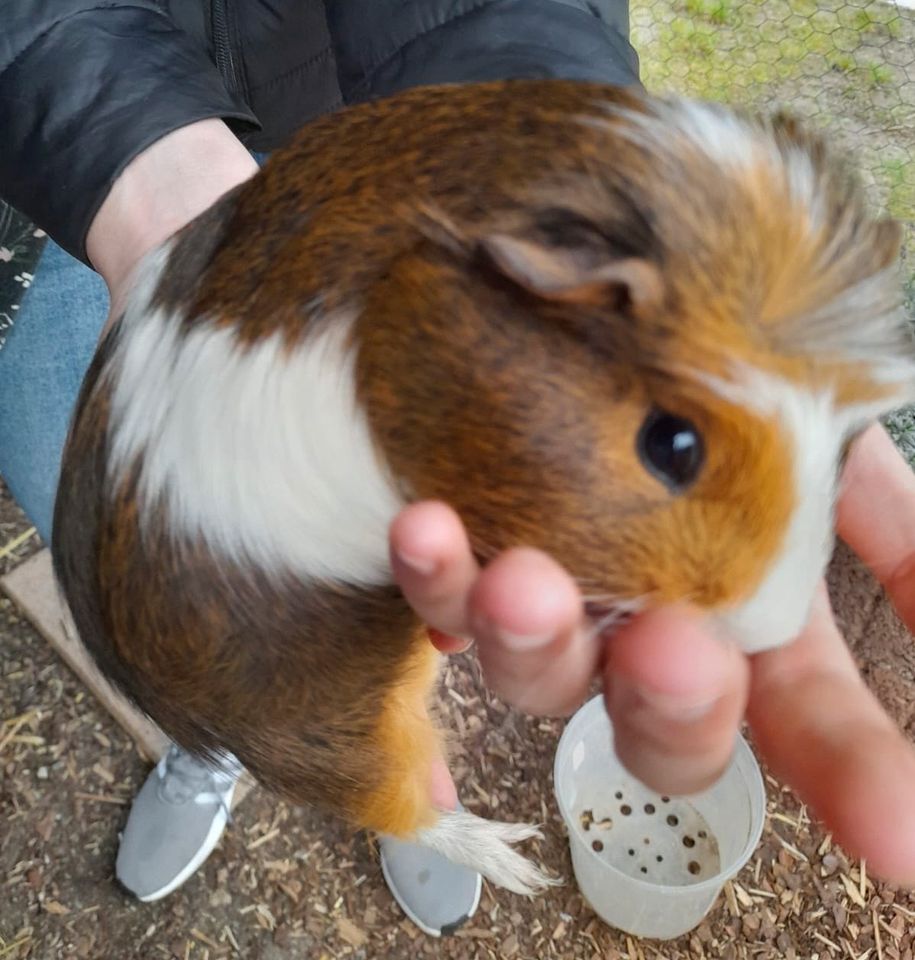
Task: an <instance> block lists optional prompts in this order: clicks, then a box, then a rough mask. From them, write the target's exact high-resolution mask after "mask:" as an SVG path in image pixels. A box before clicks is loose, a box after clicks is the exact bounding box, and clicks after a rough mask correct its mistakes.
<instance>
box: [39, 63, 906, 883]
mask: <svg viewBox="0 0 915 960" xmlns="http://www.w3.org/2000/svg"><path fill="white" fill-rule="evenodd" d="M899 242H900V239H899V230H898V228H897V226H896V225H895V224H894V223H892V222H889V221H881V220H878V219H875V218H873V217H872V216H871V215H870V213H869V212H868V209H867V206H866V203H865V200H864V198H863V196H862V193H861V191H860V189H859V187H858V186H857V184H856V183H855V181H854V179H853V178H850V177H849V176H848V175H846V173H845V172H844V170H843V169H842V168H841V166H840V165H839V164H838V163H837V162H836V160H835V159H834V158H833V157H832V156H831V155H830V154H829V152H828V151H827V150H826V149H825V147H824V146H823V144H822V143H821V142H820V141H819V140H818V139H817V138H815V137H814V136H812V135H810V134H808V133H805V132H804V131H802V130H801V129H799V128H798V127H797V126H796V125H795V124H794V123H793V122H792V121H790V120H787V119H776V120H772V121H767V120H762V119H755V118H751V117H745V116H741V115H737V114H735V113H733V112H731V111H729V110H727V109H725V108H723V107H719V106H711V105H706V104H700V103H693V102H688V101H684V100H677V99H671V100H656V99H652V98H648V97H645V96H642V95H641V94H637V93H633V92H624V91H620V90H616V89H610V88H604V87H600V86H596V85H588V84H580V83H570V82H561V81H512V82H505V83H492V84H482V85H470V86H464V87H438V88H431V89H421V90H414V91H411V92H408V93H405V94H401V95H398V96H396V97H394V98H392V99H389V100H386V101H381V102H375V103H371V104H366V105H363V106H359V107H356V108H353V109H350V110H346V111H343V112H342V113H340V114H338V115H335V116H332V117H328V118H326V119H323V120H321V121H319V122H317V123H315V124H312V125H311V126H309V127H307V128H306V129H305V130H304V131H303V132H302V133H301V135H300V136H298V138H297V139H296V140H295V142H294V143H293V144H292V145H291V146H289V147H288V148H287V149H284V150H282V151H279V152H278V153H277V154H276V155H275V156H274V157H273V158H272V159H271V160H270V161H269V162H268V163H267V165H266V167H265V169H264V170H263V171H262V172H261V173H259V174H258V175H257V176H255V177H254V178H253V179H252V180H251V181H250V182H248V183H246V184H244V185H242V186H241V187H239V188H237V189H235V190H233V191H231V192H230V193H229V194H227V195H226V196H225V197H224V198H223V199H222V200H220V201H219V202H218V203H217V204H216V205H215V206H214V207H213V208H212V209H211V210H209V211H208V212H207V213H205V214H204V215H203V216H201V217H200V218H199V219H197V220H196V221H195V222H193V223H192V224H190V225H189V226H188V227H187V228H185V229H184V230H183V231H181V232H180V233H179V234H178V235H177V236H176V237H175V238H173V239H172V240H171V241H170V242H168V243H167V244H166V245H165V246H164V247H162V248H161V249H159V250H158V251H156V252H155V253H154V254H152V255H151V256H150V257H149V258H148V260H147V262H146V263H145V265H144V267H143V269H142V273H141V275H140V276H139V279H138V280H137V283H136V287H135V290H134V293H133V297H132V299H131V301H130V303H129V305H128V307H127V309H126V311H125V313H124V315H123V316H122V317H121V318H120V320H119V321H118V322H117V323H116V324H115V326H114V327H113V329H112V330H111V332H110V333H109V334H108V335H107V337H106V338H105V340H104V341H103V343H102V345H101V348H100V350H99V353H98V355H97V357H96V359H95V362H94V363H93V365H92V368H91V370H90V372H89V374H88V376H87V379H86V382H85V385H84V389H83V393H82V396H81V399H80V401H79V405H78V410H77V414H76V417H75V421H74V425H73V429H72V432H71V436H70V439H69V443H68V447H67V450H66V454H65V459H64V464H63V474H62V479H61V486H60V494H59V497H58V504H57V511H56V517H55V537H54V552H55V558H56V569H57V572H58V576H59V579H60V582H61V584H62V587H63V590H64V593H65V595H66V599H67V601H68V602H69V605H70V607H71V609H72V612H73V615H74V617H75V620H76V625H77V628H78V630H79V633H80V635H81V636H82V639H83V641H84V642H85V644H86V646H87V647H88V649H89V650H90V651H91V653H92V654H93V656H94V657H95V659H96V660H97V661H98V663H99V664H100V666H101V668H102V669H103V670H104V671H105V673H106V674H107V675H108V676H109V677H110V678H111V679H112V680H113V681H114V682H116V683H117V684H118V685H119V686H120V687H121V688H122V689H123V690H124V691H125V692H126V693H127V694H128V695H129V696H130V697H131V698H133V700H134V701H135V702H136V703H137V704H139V706H140V707H142V708H143V709H144V710H145V711H146V712H147V713H148V714H149V715H150V716H151V717H152V718H153V719H154V720H155V721H156V722H158V723H159V724H160V725H161V726H162V728H163V729H164V730H165V731H166V732H167V733H168V734H169V735H170V736H172V737H173V738H174V739H175V740H176V741H177V742H178V743H180V744H182V745H183V746H184V747H186V748H188V749H189V750H192V751H195V752H197V753H199V754H203V755H214V754H219V753H221V752H231V753H232V754H234V755H235V756H236V757H238V758H239V760H240V761H241V762H242V763H243V764H244V765H245V767H247V769H249V770H250V771H251V772H252V774H253V775H254V776H255V778H256V779H258V780H259V781H260V782H261V783H263V784H264V785H266V786H267V787H269V788H271V789H273V790H274V791H276V792H277V793H279V794H280V795H282V796H283V797H285V798H287V799H289V800H291V801H293V802H296V803H312V804H318V805H320V806H322V807H324V808H326V809H329V810H331V811H335V812H337V813H340V814H341V815H343V816H345V817H347V818H349V820H350V821H351V822H352V823H353V824H355V825H357V826H361V827H368V828H371V829H374V830H378V831H382V832H387V833H392V834H396V835H399V836H407V837H409V836H415V837H418V838H419V839H420V840H422V841H423V842H425V843H427V844H428V845H430V846H431V847H433V848H435V849H438V850H440V851H442V852H444V853H445V854H446V855H448V856H450V857H452V858H454V859H456V860H459V861H462V862H465V863H469V864H471V865H472V866H474V867H476V868H478V869H480V870H481V871H482V872H484V873H485V874H486V875H487V876H489V877H491V878H492V879H493V880H494V881H495V882H497V883H501V884H504V885H505V886H507V887H510V888H511V889H514V890H518V891H522V892H527V891H530V890H532V889H534V888H536V887H538V886H540V885H541V884H542V883H543V882H544V877H543V876H542V874H541V873H540V872H539V871H538V870H537V869H536V868H535V867H534V866H533V865H532V864H530V863H529V862H528V861H527V860H526V859H524V858H522V857H521V856H520V855H519V854H518V853H516V852H515V851H514V850H512V849H511V848H510V847H509V846H508V845H507V843H506V842H509V843H511V842H514V841H516V840H519V839H524V838H525V837H528V836H531V835H532V833H533V831H532V830H531V829H530V828H527V827H523V826H511V825H506V824H493V823H489V822H487V821H484V820H481V819H479V818H477V817H473V816H472V815H470V814H469V813H463V812H461V813H448V814H444V813H442V812H441V811H438V810H436V809H434V808H433V806H432V804H431V800H430V796H429V769H430V764H431V763H432V760H433V758H435V757H436V756H439V755H440V754H441V752H442V749H443V747H442V744H441V738H440V734H439V732H438V730H437V729H436V727H435V724H434V723H433V721H432V720H431V719H430V717H429V713H428V710H427V700H428V697H429V695H430V691H431V690H432V688H433V686H434V682H435V677H436V666H437V657H436V654H435V653H434V652H433V648H432V646H431V645H430V644H429V642H428V640H427V639H426V637H425V634H424V631H423V629H422V625H421V624H420V623H419V621H418V620H417V618H416V616H415V615H414V614H413V613H412V611H411V610H410V608H409V607H408V606H407V604H406V603H405V601H404V599H403V597H402V595H401V594H400V592H399V590H398V588H397V587H396V585H395V584H394V582H393V578H392V573H391V567H390V563H389V554H388V541H387V531H388V527H389V524H390V522H391V520H392V519H393V518H394V516H395V515H396V514H397V512H398V511H399V510H400V509H401V507H402V506H403V505H404V504H406V503H409V502H411V501H414V500H417V499H426V498H439V499H442V500H445V501H448V502H449V503H451V504H453V505H454V506H455V507H456V508H457V510H458V511H459V513H460V515H461V516H462V518H463V520H464V522H465V524H466V525H467V528H468V530H469V533H470V535H471V539H472V543H473V546H474V548H475V550H476V552H477V554H478V555H479V557H480V558H481V559H484V560H485V559H486V558H488V557H490V556H492V555H493V554H494V553H495V552H497V551H500V550H502V549H504V548H506V547H509V546H512V545H516V544H527V545H532V546H535V547H539V548H542V549H543V550H546V551H548V552H549V553H550V554H552V555H553V556H554V557H555V558H556V559H557V560H559V561H560V562H561V563H562V564H564V565H565V566H566V567H567V568H568V569H569V570H570V571H571V573H572V574H573V575H574V576H575V577H576V578H578V580H579V582H580V584H581V585H582V588H583V593H584V594H585V595H586V596H587V598H588V599H589V601H590V602H591V603H592V604H593V605H594V606H592V607H591V608H590V609H592V610H596V611H599V612H600V613H601V614H602V615H606V616H607V618H608V619H609V618H612V617H614V616H616V615H618V614H619V612H620V611H624V612H631V611H634V610H638V609H641V608H644V607H648V606H652V605H657V604H662V603H667V602H671V601H678V600H683V599H687V600H690V601H691V602H693V603H694V604H698V605H699V606H700V607H702V608H704V609H705V610H707V611H708V612H709V614H710V616H711V617H712V619H713V622H715V623H716V624H718V626H719V627H720V629H721V630H722V631H724V632H725V633H726V634H727V635H728V636H730V637H731V638H733V640H734V641H735V642H737V643H739V644H741V645H742V646H743V647H744V648H745V649H746V650H748V651H754V650H759V649H762V648H763V647H766V646H771V645H775V644H780V643H784V642H786V641H788V640H790V639H791V638H792V637H793V636H794V635H796V634H797V633H798V632H799V631H800V629H801V628H802V627H803V625H804V622H805V619H806V617H807V611H808V606H809V604H810V601H811V598H812V595H813V592H814V589H815V585H816V583H817V581H818V579H819V578H820V577H821V575H822V573H823V571H824V568H825V565H826V563H827V559H828V557H829V554H830V550H831V546H832V542H833V532H832V529H833V521H832V515H833V503H834V499H835V495H836V486H837V476H838V472H839V468H840V464H841V461H842V456H843V451H844V450H845V448H846V446H847V444H848V442H849V441H850V439H851V438H852V437H853V436H854V435H855V433H856V432H857V431H859V430H860V429H861V428H862V427H863V426H865V425H866V424H867V423H869V422H870V421H872V420H873V419H874V418H875V417H876V416H878V415H880V414H883V413H884V412H886V411H888V410H890V409H891V408H893V407H896V406H899V405H900V404H902V403H903V402H907V401H908V400H909V399H911V398H912V396H913V389H912V385H913V379H915V378H913V372H915V366H913V349H912V345H911V343H910V341H909V337H908V334H907V331H906V328H905V325H904V323H903V319H902V316H901V313H900V310H899V300H900V297H899V289H898V283H897V277H896V273H895V270H894V261H895V259H896V256H897V253H898V247H899ZM659 418H660V426H658V423H659ZM674 418H679V419H674ZM646 438H647V439H646ZM684 438H685V441H684ZM681 441H683V442H685V443H686V447H687V448H688V449H686V452H685V453H684V452H683V449H684V448H683V446H682V443H681ZM646 451H648V452H646ZM691 457H692V459H690V458H691ZM659 463H660V467H659V466H658V464H659Z"/></svg>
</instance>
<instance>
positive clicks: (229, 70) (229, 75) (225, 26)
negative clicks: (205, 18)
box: [210, 0, 244, 93]
mask: <svg viewBox="0 0 915 960" xmlns="http://www.w3.org/2000/svg"><path fill="white" fill-rule="evenodd" d="M228 6H229V0H211V6H210V16H211V21H212V24H213V48H214V50H215V53H216V67H217V69H218V70H219V72H220V74H221V75H222V78H223V80H224V81H225V83H226V86H227V87H228V88H229V91H230V92H231V93H243V92H244V91H243V90H242V78H241V73H240V71H239V64H238V60H237V58H236V56H235V52H234V51H233V49H232V31H231V27H230V26H229V10H228Z"/></svg>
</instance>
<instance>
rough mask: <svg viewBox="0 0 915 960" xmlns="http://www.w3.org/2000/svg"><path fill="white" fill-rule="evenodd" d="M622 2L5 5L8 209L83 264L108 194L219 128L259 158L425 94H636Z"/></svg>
mask: <svg viewBox="0 0 915 960" xmlns="http://www.w3.org/2000/svg"><path fill="white" fill-rule="evenodd" d="M627 2H628V0H122V2H119V0H0V131H2V146H0V196H3V197H4V198H5V199H6V200H7V201H8V202H9V203H10V204H12V205H13V206H14V207H17V208H19V209H20V210H21V211H22V212H24V213H26V214H28V215H29V216H30V217H31V218H32V219H33V220H34V221H35V222H36V223H37V224H38V225H39V226H41V227H43V228H44V229H45V230H46V231H47V232H48V233H49V234H50V235H51V236H52V237H53V238H54V239H55V240H56V241H57V242H58V243H59V244H60V245H61V246H63V247H64V248H65V249H66V250H68V251H70V252H71V253H73V254H74V255H75V256H77V257H80V258H81V259H83V260H85V259H86V252H85V237H86V231H87V230H88V228H89V224H90V223H91V221H92V218H93V217H94V215H95V213H96V211H97V210H98V208H99V206H100V205H101V203H102V201H103V200H104V198H105V196H106V194H107V192H108V190H109V188H110V186H111V183H112V181H113V180H114V179H115V178H116V177H117V175H118V173H119V172H120V171H121V170H122V169H123V168H124V166H126V164H127V163H128V162H129V161H130V160H131V159H132V158H133V157H134V156H135V155H136V154H137V153H139V152H140V151H142V150H143V149H144V148H145V147H147V146H148V145H149V144H151V143H153V142H154V141H155V140H157V139H158V138H160V137H162V136H163V135H165V134H166V133H168V132H169V131H171V130H174V129H176V128H178V127H181V126H183V125H185V124H188V123H191V122H193V121H195V120H201V119H204V118H207V117H222V118H223V119H224V120H225V121H226V122H227V123H228V124H229V125H230V127H231V128H232V129H233V130H234V131H235V132H236V133H237V134H238V136H239V137H240V138H241V140H242V141H243V142H244V143H245V144H246V145H247V146H249V147H250V148H251V149H255V150H269V149H273V148H275V147H277V146H279V145H281V144H282V143H283V142H284V141H285V139H286V138H287V137H288V136H289V135H290V134H291V133H292V132H293V131H294V130H295V129H296V128H298V127H300V126H301V125H302V124H303V123H305V122H307V121H308V120H311V119H313V118H314V117H316V116H318V115H319V114H322V113H326V112H328V111H330V110H333V109H335V108H337V107H340V106H342V105H345V104H352V103H357V102H359V101H362V100H366V99H371V98H375V97H379V96H385V95H387V94H391V93H393V92H395V91H397V90H402V89H405V88H407V87H414V86H420V85H423V84H435V83H453V82H470V81H474V80H486V79H497V78H508V77H544V76H557V77H565V78H570V79H586V80H597V81H602V82H606V83H615V84H625V85H629V84H633V83H637V82H638V60H637V58H636V55H635V52H634V51H633V50H632V48H631V46H630V45H629V42H628V32H629V29H628V6H627Z"/></svg>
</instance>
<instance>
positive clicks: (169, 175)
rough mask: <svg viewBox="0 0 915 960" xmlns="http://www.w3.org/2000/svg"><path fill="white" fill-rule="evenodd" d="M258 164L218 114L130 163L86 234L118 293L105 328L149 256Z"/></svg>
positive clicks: (106, 277)
mask: <svg viewBox="0 0 915 960" xmlns="http://www.w3.org/2000/svg"><path fill="white" fill-rule="evenodd" d="M257 169H258V167H257V163H256V161H255V160H254V158H253V157H252V156H251V154H250V153H248V151H247V150H246V149H245V148H244V147H243V146H242V144H241V142H240V141H239V140H238V138H237V137H235V135H234V134H233V133H232V132H231V131H230V130H229V128H228V127H227V126H226V125H225V124H224V123H223V122H222V121H221V120H217V119H209V120H200V121H198V122H196V123H191V124H188V125H187V126H185V127H181V128H179V129H178V130H174V131H172V132H171V133H169V134H167V135H166V136H164V137H162V138H161V139H159V140H157V141H156V142H155V143H153V144H152V145H151V146H149V147H147V149H146V150H144V151H143V152H142V153H140V154H138V155H137V156H136V157H135V158H134V159H133V160H132V161H131V162H130V163H129V164H128V165H127V166H126V167H125V168H124V171H123V172H122V173H121V175H120V176H119V177H118V178H117V180H115V182H114V184H113V185H112V187H111V190H110V191H109V193H108V196H107V197H106V198H105V201H104V202H103V203H102V205H101V207H100V208H99V211H98V213H97V214H96V216H95V218H94V220H93V221H92V225H91V226H90V228H89V233H88V234H87V236H86V249H87V251H88V254H89V259H90V260H91V261H92V265H93V266H94V267H95V269H96V270H98V272H99V273H100V274H101V275H102V278H103V279H104V280H105V282H106V284H107V285H108V292H109V294H110V296H111V309H110V311H109V318H108V322H107V323H106V325H105V328H104V330H107V329H108V327H110V325H111V323H112V322H113V321H114V320H115V319H116V318H117V317H118V316H119V315H120V313H121V311H122V310H123V307H124V303H125V300H126V297H127V294H128V293H129V291H130V287H131V283H132V277H133V273H134V270H135V269H136V266H137V265H138V263H139V262H140V260H142V259H143V257H144V256H145V254H147V253H148V252H149V251H150V250H152V249H153V248H154V247H157V246H159V244H161V243H163V242H164V241H165V240H167V239H168V237H170V236H171V235H172V234H173V233H174V232H175V231H176V230H179V229H180V228H181V227H183V226H184V225H185V224H186V223H189V222H190V221H191V220H193V219H194V217H196V216H197V215H198V214H200V213H202V212H203V211H204V210H206V209H207V208H208V207H210V206H211V205H212V204H213V203H214V202H215V201H216V200H217V199H218V198H219V197H221V196H222V195H223V194H224V193H225V192H226V191H227V190H230V189H231V188H232V187H234V186H236V185H237V184H239V183H241V182H243V181H244V180H247V179H248V178H249V177H251V176H252V175H253V174H255V173H256V172H257ZM104 330H103V333H104Z"/></svg>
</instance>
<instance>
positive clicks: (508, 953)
mask: <svg viewBox="0 0 915 960" xmlns="http://www.w3.org/2000/svg"><path fill="white" fill-rule="evenodd" d="M499 949H500V951H501V954H502V956H503V957H513V956H514V955H515V954H516V953H517V952H518V938H517V937H516V936H515V935H514V934H513V933H511V934H509V935H508V936H507V937H506V938H505V939H504V940H503V941H502V946H501V947H500V948H499Z"/></svg>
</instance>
